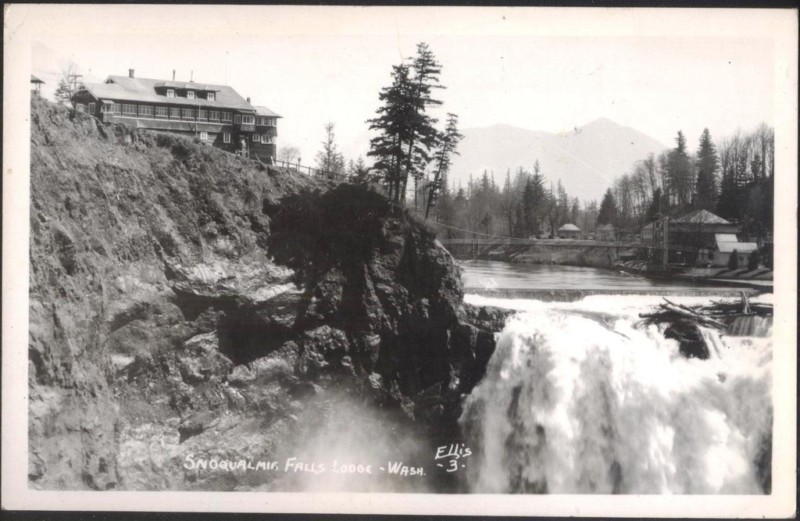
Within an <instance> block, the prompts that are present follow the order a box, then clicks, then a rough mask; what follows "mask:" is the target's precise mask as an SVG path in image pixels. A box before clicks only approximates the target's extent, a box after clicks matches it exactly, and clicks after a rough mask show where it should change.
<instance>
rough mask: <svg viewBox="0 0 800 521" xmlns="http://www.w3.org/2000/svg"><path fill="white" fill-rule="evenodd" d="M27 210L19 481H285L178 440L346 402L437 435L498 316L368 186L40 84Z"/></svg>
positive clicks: (227, 444) (333, 414)
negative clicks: (124, 116)
mask: <svg viewBox="0 0 800 521" xmlns="http://www.w3.org/2000/svg"><path fill="white" fill-rule="evenodd" d="M30 227H31V243H30V259H31V269H30V334H29V337H30V338H29V340H30V342H29V361H30V363H29V375H28V378H29V395H30V400H29V450H30V457H29V480H30V485H31V486H32V487H34V488H42V489H75V488H88V489H112V488H116V489H132V490H143V489H149V490H164V489H214V490H252V489H267V490H275V489H290V490H294V489H296V487H297V486H299V485H298V484H297V482H296V479H294V478H291V477H290V478H279V477H277V475H275V474H269V473H263V472H262V473H230V472H228V473H224V472H221V473H197V472H193V471H189V470H187V469H186V462H187V457H189V458H192V461H194V460H195V459H198V458H228V459H230V460H239V459H243V458H244V459H247V460H253V461H256V460H258V461H262V460H264V461H267V460H275V459H276V458H278V457H282V456H286V455H290V454H296V453H303V451H304V450H305V451H306V452H308V451H309V450H311V449H309V447H310V446H311V445H313V443H312V442H314V441H315V440H316V441H317V442H318V441H319V437H318V433H319V432H328V431H331V430H335V429H336V428H337V426H341V423H342V418H345V417H347V416H346V415H347V414H350V413H353V411H356V413H358V414H362V417H361V424H360V425H359V426H358V427H360V428H358V429H355V430H352V431H350V432H351V434H352V433H355V434H353V436H355V437H356V439H355V440H353V441H354V442H355V443H358V440H359V439H369V438H370V436H373V437H374V436H377V435H378V433H380V434H381V435H385V436H386V441H387V442H389V443H391V442H397V443H398V447H400V448H399V449H397V450H405V451H406V452H405V453H406V454H411V453H413V452H414V451H417V450H419V447H417V446H415V447H406V448H403V440H407V439H411V438H414V437H418V438H419V439H421V440H430V439H436V438H437V437H444V438H447V437H451V436H454V435H456V430H457V427H456V423H455V419H456V418H457V417H458V414H459V412H460V408H461V396H462V395H463V394H464V393H466V392H469V390H470V389H471V388H472V387H473V386H474V385H475V384H476V383H477V381H478V380H479V379H480V378H481V376H482V375H483V371H484V368H485V365H486V362H487V361H488V359H489V357H490V355H491V353H492V351H493V350H494V336H493V334H492V331H493V330H496V329H497V328H498V327H500V326H501V324H502V316H498V314H497V313H495V312H492V311H491V310H485V309H483V310H476V309H469V310H468V309H465V307H464V305H463V304H462V296H463V290H462V285H461V280H460V276H459V270H458V267H457V265H456V264H455V262H454V260H453V259H452V257H450V255H449V254H448V253H447V252H446V251H445V250H444V249H443V248H441V247H440V246H438V245H437V243H436V241H435V237H434V236H433V234H432V233H431V232H430V231H429V230H427V229H426V228H425V226H423V225H421V224H419V223H416V222H414V221H413V220H412V219H410V218H409V217H408V216H407V215H406V214H405V213H404V212H403V211H402V210H401V209H399V208H397V207H395V206H393V205H391V204H390V203H388V202H387V201H386V200H385V198H383V197H382V196H381V195H380V194H378V193H376V192H374V191H371V190H369V189H368V188H366V187H363V186H355V185H347V184H345V185H339V186H333V185H330V184H327V183H326V182H324V181H322V180H318V179H313V178H309V177H306V176H302V175H300V174H297V173H295V172H290V171H284V170H281V169H276V168H274V167H270V166H266V165H264V164H262V163H259V162H257V161H252V160H247V159H243V158H239V157H236V156H233V155H230V154H227V153H225V152H222V151H219V150H216V149H214V148H212V147H209V146H205V145H203V144H202V143H200V142H193V141H192V140H189V139H185V138H178V137H173V136H167V135H157V134H150V133H146V132H140V131H137V130H135V129H130V128H126V127H122V126H110V127H109V126H103V125H101V124H100V123H99V122H98V121H97V120H95V119H94V118H92V117H90V116H85V115H81V114H71V113H70V112H69V111H67V110H66V109H64V108H62V107H56V106H52V105H50V104H47V103H46V102H42V101H35V102H34V104H33V106H32V114H31V214H30ZM365 411H366V412H365ZM387 426H392V428H388V427H387ZM395 427H396V428H395ZM336 432H341V431H336ZM323 441H324V440H323ZM298 451H299V452H298ZM312 452H313V451H312ZM382 457H383V456H382ZM365 486H367V485H365Z"/></svg>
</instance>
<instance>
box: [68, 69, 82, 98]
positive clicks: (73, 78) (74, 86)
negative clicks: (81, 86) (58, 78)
mask: <svg viewBox="0 0 800 521" xmlns="http://www.w3.org/2000/svg"><path fill="white" fill-rule="evenodd" d="M78 78H83V74H75V73H72V74H69V75H68V76H67V81H68V82H69V87H70V94H74V93H75V91H77V90H78Z"/></svg>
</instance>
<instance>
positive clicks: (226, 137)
mask: <svg viewBox="0 0 800 521" xmlns="http://www.w3.org/2000/svg"><path fill="white" fill-rule="evenodd" d="M222 142H223V143H230V142H231V133H230V132H225V133H223V134H222Z"/></svg>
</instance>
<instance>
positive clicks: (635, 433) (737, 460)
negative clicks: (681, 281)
mask: <svg viewBox="0 0 800 521" xmlns="http://www.w3.org/2000/svg"><path fill="white" fill-rule="evenodd" d="M466 268H467V269H466V274H465V279H466V286H467V289H466V293H467V296H466V298H465V300H466V301H467V302H470V303H472V304H477V305H492V306H499V307H505V308H510V309H515V310H517V313H516V314H515V315H513V316H512V317H511V318H510V319H509V320H508V321H507V323H506V327H505V329H504V330H503V331H502V332H501V333H499V335H498V343H497V348H496V350H495V352H494V353H493V355H492V358H491V360H490V361H489V364H488V367H487V370H486V375H485V376H484V378H483V379H482V380H481V382H480V383H479V384H478V385H477V386H476V387H475V388H474V389H473V391H472V393H471V394H470V395H469V396H467V397H465V401H464V413H463V415H462V417H461V419H460V422H461V426H462V429H463V432H464V435H465V438H466V440H467V442H468V444H469V445H470V447H471V448H472V450H473V452H474V454H475V458H474V460H473V461H472V462H471V464H470V467H469V469H468V470H469V475H468V484H469V489H470V491H472V492H478V493H485V492H488V493H580V494H587V493H599V494H611V493H622V494H761V493H765V492H768V491H769V490H770V487H771V458H772V452H771V450H772V449H771V446H772V371H771V370H772V341H771V338H770V336H771V325H764V324H759V325H758V327H757V328H755V329H751V330H749V331H738V333H737V332H736V331H728V332H722V333H720V332H718V331H715V330H710V329H703V330H702V334H703V336H704V338H705V340H706V342H707V344H708V345H709V346H710V349H709V350H710V352H711V357H710V358H709V359H707V360H699V359H695V358H688V359H687V358H685V357H684V356H683V355H681V354H680V352H679V349H678V344H677V342H676V341H674V340H671V339H667V338H665V336H664V331H663V326H661V327H660V326H657V325H650V326H643V325H642V324H641V323H640V318H639V313H641V312H646V311H648V310H649V309H651V308H653V307H655V306H657V305H658V303H659V302H661V297H658V296H649V295H625V296H613V295H602V296H588V297H585V298H583V299H581V300H579V301H576V302H543V301H539V300H535V299H500V298H491V297H486V296H479V295H476V294H474V293H473V294H470V289H469V288H470V287H481V286H480V285H481V284H485V283H487V281H490V280H491V283H492V284H496V286H494V287H503V286H505V285H512V284H513V286H512V287H527V288H542V287H551V288H552V287H556V288H567V289H586V288H590V289H599V288H602V289H608V288H609V285H611V287H613V288H623V289H630V288H632V287H633V288H635V289H645V288H647V287H650V286H648V285H649V284H652V283H651V282H650V281H646V280H641V279H639V278H638V277H628V276H625V275H621V274H615V273H614V272H606V271H601V270H592V269H589V268H565V267H562V266H559V267H550V266H516V265H514V266H511V265H505V266H503V265H502V263H467V266H466ZM476 284H477V286H476ZM653 287H655V286H653ZM687 289H688V288H687ZM770 299H771V296H770V295H764V296H761V297H757V300H764V301H770ZM670 300H674V301H677V302H678V303H682V304H684V305H690V306H691V305H697V304H704V303H707V302H708V301H709V297H707V296H677V297H671V298H670ZM737 327H739V326H737ZM734 329H735V328H734ZM756 330H757V331H756ZM742 333H744V335H745V336H741V334H742ZM734 335H738V336H734ZM747 335H750V336H747ZM756 335H758V336H756Z"/></svg>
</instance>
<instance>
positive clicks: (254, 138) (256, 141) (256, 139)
mask: <svg viewBox="0 0 800 521" xmlns="http://www.w3.org/2000/svg"><path fill="white" fill-rule="evenodd" d="M260 137H261V136H259V135H258V134H253V143H258V142H259V141H261V140H260V139H259V138H260Z"/></svg>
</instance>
